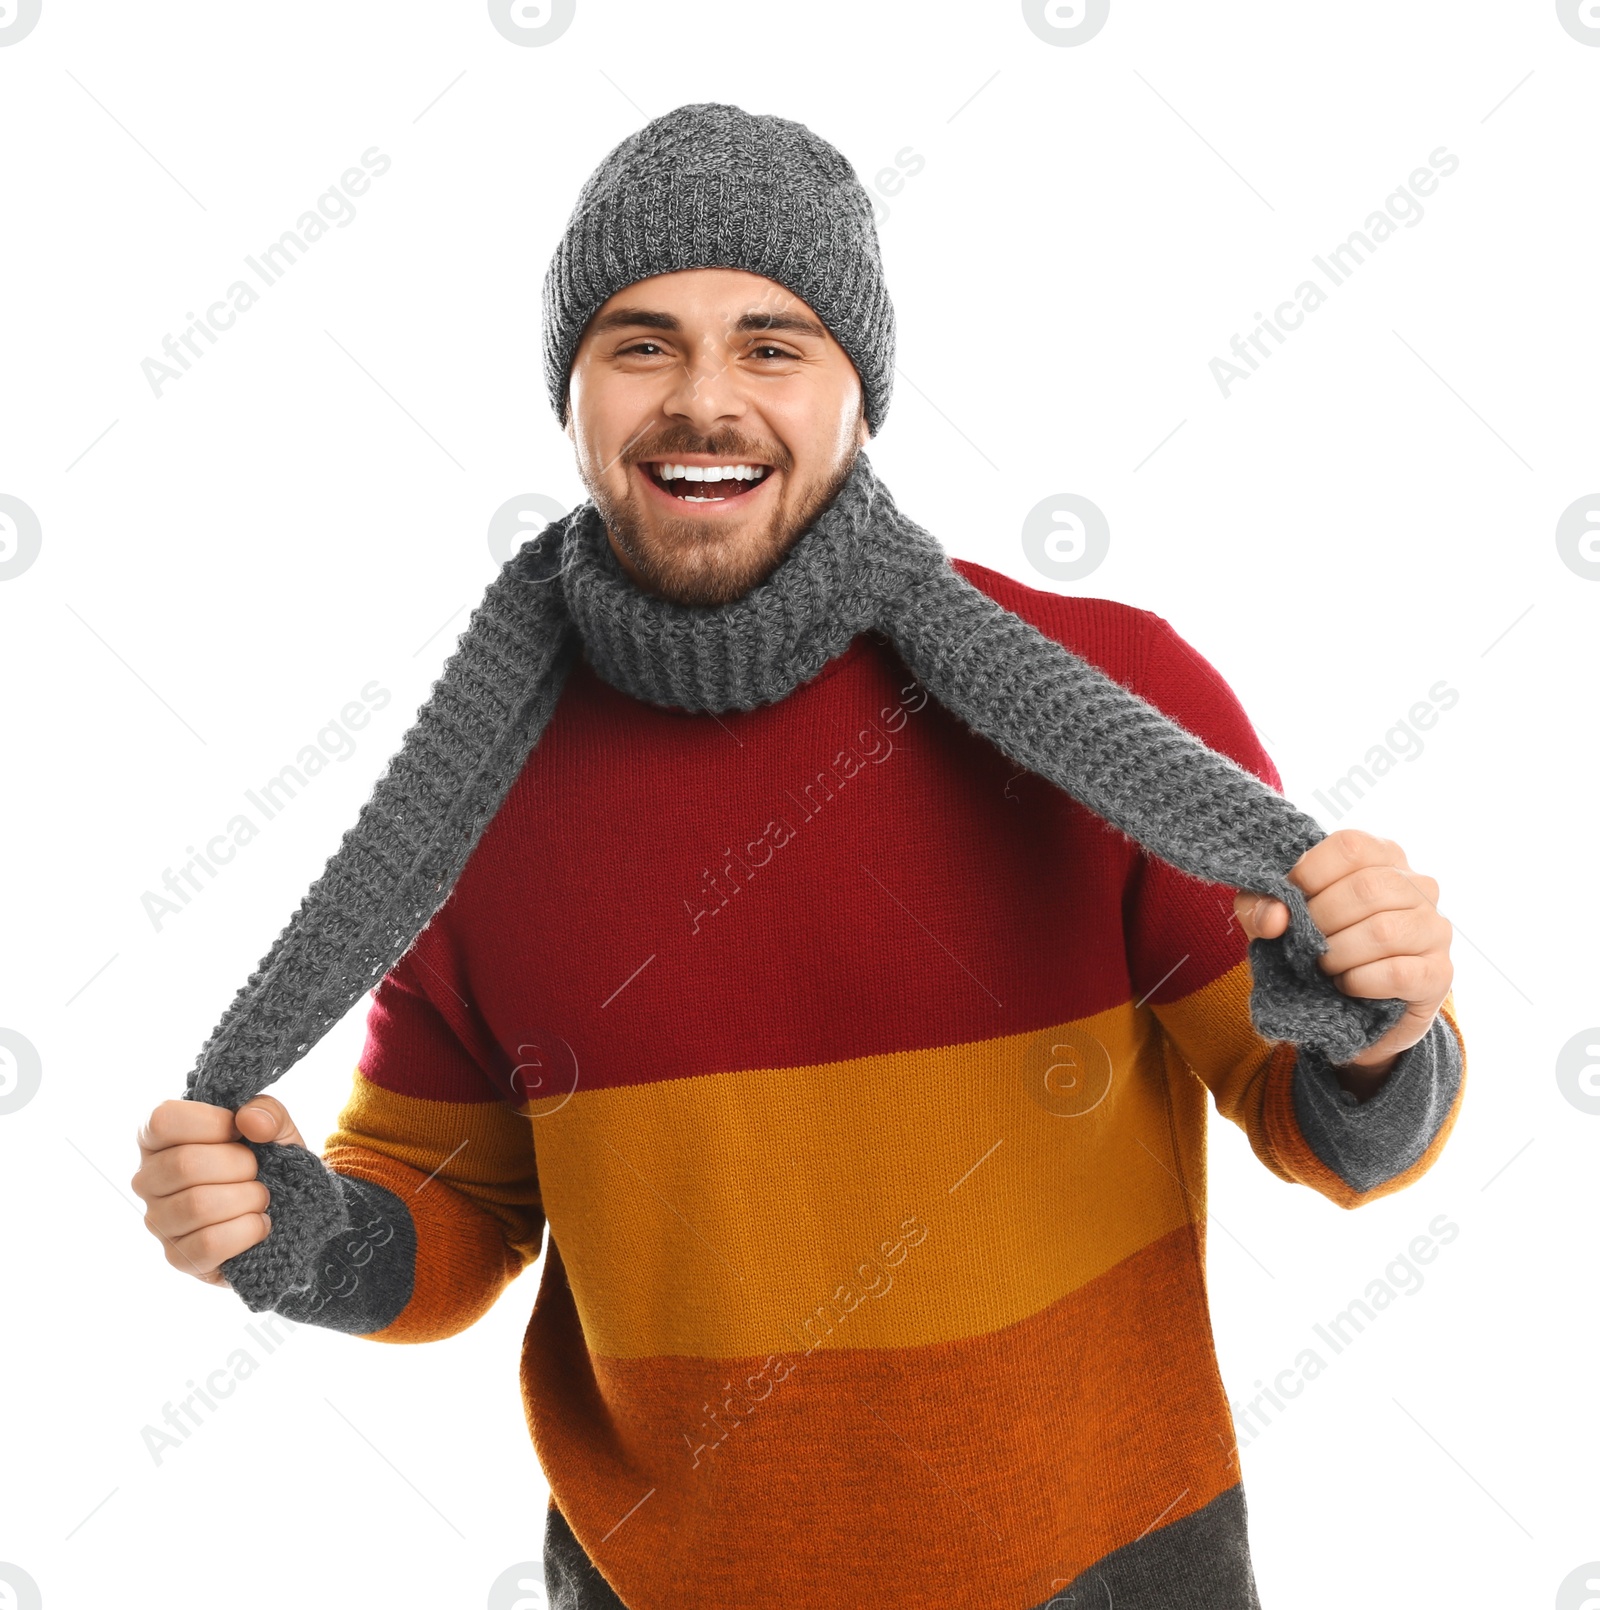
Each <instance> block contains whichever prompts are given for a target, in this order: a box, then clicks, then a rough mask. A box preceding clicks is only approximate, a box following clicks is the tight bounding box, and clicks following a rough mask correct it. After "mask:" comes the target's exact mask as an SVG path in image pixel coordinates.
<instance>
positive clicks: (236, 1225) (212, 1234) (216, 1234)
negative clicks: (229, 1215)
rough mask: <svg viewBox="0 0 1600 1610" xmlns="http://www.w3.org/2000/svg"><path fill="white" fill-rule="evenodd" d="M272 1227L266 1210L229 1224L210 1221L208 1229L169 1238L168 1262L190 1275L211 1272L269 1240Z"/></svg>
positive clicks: (247, 1215)
mask: <svg viewBox="0 0 1600 1610" xmlns="http://www.w3.org/2000/svg"><path fill="white" fill-rule="evenodd" d="M270 1229H271V1221H270V1220H269V1219H268V1218H267V1216H266V1214H265V1213H246V1214H244V1215H243V1216H242V1217H240V1218H237V1219H229V1220H228V1221H227V1222H226V1223H225V1224H208V1225H206V1226H205V1228H204V1229H201V1230H195V1231H193V1232H192V1233H191V1234H189V1235H184V1236H176V1237H174V1238H173V1239H172V1240H170V1241H168V1243H167V1262H168V1263H170V1264H171V1265H172V1266H173V1268H175V1269H183V1270H186V1271H187V1272H188V1273H190V1274H196V1275H202V1276H203V1275H207V1274H209V1273H210V1272H211V1271H212V1270H214V1269H217V1268H220V1267H221V1266H222V1265H223V1264H225V1263H226V1262H227V1261H228V1259H229V1258H236V1257H238V1255H239V1254H240V1253H241V1252H247V1251H248V1250H249V1249H250V1248H251V1247H253V1246H255V1245H256V1244H257V1243H258V1242H260V1241H265V1240H266V1238H267V1233H268V1231H269V1230H270Z"/></svg>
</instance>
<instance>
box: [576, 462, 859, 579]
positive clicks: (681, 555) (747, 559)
mask: <svg viewBox="0 0 1600 1610" xmlns="http://www.w3.org/2000/svg"><path fill="white" fill-rule="evenodd" d="M854 440H855V439H854V437H852V438H851V441H852V443H854ZM859 451H860V448H859V446H856V445H852V447H851V449H850V451H849V452H848V453H847V454H846V455H845V457H844V459H843V461H842V462H840V463H837V464H835V465H833V466H831V467H830V468H829V469H827V470H825V471H823V472H821V473H820V474H818V475H815V476H813V477H812V479H811V480H810V481H809V482H807V483H805V484H804V485H803V486H802V487H801V488H800V489H799V491H800V496H799V498H798V500H797V501H796V502H795V503H794V505H793V507H792V508H789V507H786V506H785V504H784V503H782V502H778V501H774V502H773V504H772V507H771V508H770V510H768V511H766V512H764V513H762V514H760V515H755V514H751V515H747V516H745V518H743V519H742V520H739V521H732V520H718V521H715V522H712V521H708V520H701V519H695V518H684V519H675V518H673V517H672V516H671V515H670V514H669V515H665V516H663V515H661V514H657V513H655V512H654V511H649V512H647V511H646V510H645V509H643V508H642V507H641V503H642V499H643V494H642V492H641V491H640V490H639V488H638V487H637V486H636V484H635V482H634V479H633V476H632V473H631V471H632V468H633V466H634V465H636V464H644V463H648V462H659V461H661V460H667V461H670V460H671V459H672V456H673V454H674V453H705V454H707V455H715V456H716V457H718V458H720V459H722V460H723V461H724V462H726V463H731V464H739V463H745V462H748V461H750V460H752V459H754V460H755V461H756V462H758V463H763V464H770V465H772V466H773V468H774V469H777V470H779V471H781V472H782V474H783V478H784V490H785V491H786V492H787V491H788V490H789V482H790V477H791V476H792V475H793V473H794V470H793V459H792V457H791V455H789V454H788V453H786V452H781V451H779V452H774V451H771V450H769V449H766V448H759V449H758V448H757V447H756V444H754V443H751V442H748V441H744V440H741V439H739V438H737V437H730V436H721V437H713V438H711V439H710V440H709V441H704V442H691V441H688V440H686V439H684V438H683V437H682V435H681V434H679V435H676V436H673V437H672V438H671V439H667V438H663V439H661V440H659V441H657V442H654V443H652V444H651V445H650V447H649V449H648V451H639V452H635V453H630V454H629V455H628V457H627V458H626V460H625V462H626V463H627V465H628V467H629V470H630V473H629V475H628V478H627V487H628V490H627V494H626V496H624V497H622V498H620V499H619V498H617V497H615V496H613V495H612V493H611V492H610V491H609V490H608V489H607V488H606V487H605V486H604V485H603V484H601V483H600V481H599V479H598V478H594V479H591V478H590V476H589V475H588V474H587V472H584V473H583V483H584V486H585V487H586V488H587V489H588V492H589V496H590V497H591V498H592V499H593V500H594V505H595V507H596V508H597V509H598V510H599V511H600V517H601V518H602V519H603V520H604V521H605V523H606V530H607V531H608V532H609V533H610V536H611V540H612V542H613V543H614V544H615V545H616V546H617V547H618V548H620V549H621V550H622V552H623V553H624V554H626V555H627V557H628V560H629V562H630V563H631V564H632V566H633V568H634V570H635V571H637V572H638V576H639V578H640V580H641V582H642V583H643V585H644V586H645V587H646V588H647V589H648V590H649V591H651V592H653V593H656V594H658V595H659V596H661V597H662V598H666V599H669V600H670V601H671V602H673V603H675V604H691V605H696V606H699V607H701V608H714V607H715V606H717V605H719V604H726V603H730V602H731V601H732V600H733V599H735V598H742V597H743V596H744V595H745V594H746V593H747V592H749V591H750V590H751V588H753V587H756V586H758V585H759V584H760V583H761V582H763V581H765V580H766V578H767V577H768V576H770V575H771V574H772V572H773V571H774V570H776V569H777V568H778V565H779V564H780V563H781V562H782V560H783V557H784V555H785V554H786V553H788V551H789V549H790V548H792V547H793V546H794V544H795V543H796V542H798V541H799V540H800V538H801V537H802V536H804V535H805V533H806V532H807V531H808V530H809V529H810V528H811V526H812V525H813V524H814V523H815V522H816V520H817V518H818V517H819V516H820V515H821V514H822V513H823V511H824V510H825V509H826V508H827V507H828V506H829V504H831V503H832V502H833V500H834V499H835V498H836V497H837V496H838V495H839V492H840V490H841V489H842V488H843V486H844V483H845V482H846V480H848V479H849V476H850V471H851V469H852V467H853V466H854V464H855V460H856V454H857V453H858V452H859ZM644 473H646V474H648V473H649V472H648V471H645V472H644Z"/></svg>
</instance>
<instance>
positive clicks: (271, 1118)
mask: <svg viewBox="0 0 1600 1610" xmlns="http://www.w3.org/2000/svg"><path fill="white" fill-rule="evenodd" d="M234 1122H235V1123H236V1124H237V1125H238V1127H239V1133H240V1134H241V1135H243V1136H244V1137H245V1139H246V1140H253V1141H255V1142H256V1144H257V1145H267V1144H269V1143H270V1142H272V1141H284V1142H288V1143H289V1144H291V1145H295V1146H304V1145H305V1142H304V1141H303V1140H302V1139H301V1138H300V1131H299V1130H298V1129H296V1128H295V1123H294V1119H292V1118H291V1117H290V1116H289V1113H288V1110H287V1109H286V1108H285V1107H284V1105H283V1103H282V1102H281V1101H279V1100H278V1099H277V1097H276V1096H257V1097H256V1098H255V1099H254V1100H253V1101H247V1102H246V1103H245V1104H244V1106H242V1107H241V1108H240V1109H239V1110H238V1112H236V1113H235V1114H234Z"/></svg>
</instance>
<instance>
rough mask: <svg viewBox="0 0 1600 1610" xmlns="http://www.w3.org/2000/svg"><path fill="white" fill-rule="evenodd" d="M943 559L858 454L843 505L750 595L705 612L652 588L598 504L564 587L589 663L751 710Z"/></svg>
mask: <svg viewBox="0 0 1600 1610" xmlns="http://www.w3.org/2000/svg"><path fill="white" fill-rule="evenodd" d="M943 563H944V554H943V551H942V550H941V549H940V548H939V546H938V544H937V543H936V542H934V540H933V539H932V538H931V537H929V536H928V535H927V533H925V532H923V531H921V529H920V528H918V527H916V526H913V525H911V524H910V522H909V521H906V520H904V519H903V517H901V516H900V514H899V511H898V510H897V509H896V508H895V505H894V500H893V499H892V498H891V497H890V495H889V491H888V488H887V487H885V486H884V484H883V483H882V482H881V481H880V480H879V479H878V477H877V475H876V473H875V472H874V471H873V468H872V465H871V463H870V462H869V461H868V459H867V456H866V454H865V452H858V453H857V455H856V458H855V462H854V463H853V464H852V466H851V469H850V474H849V475H848V476H847V477H846V479H845V482H844V485H843V486H842V487H841V488H840V491H839V493H838V495H837V496H836V497H835V498H834V500H833V502H832V503H830V504H829V505H828V507H827V508H826V509H825V510H823V512H822V513H821V514H820V515H819V516H818V517H817V519H816V520H815V521H814V522H813V523H812V524H811V526H810V527H809V528H808V529H807V530H806V532H805V533H804V534H803V535H802V536H801V537H800V538H799V539H798V540H797V541H796V542H795V543H794V545H793V546H792V547H791V548H790V549H789V551H788V553H786V554H785V555H784V557H783V559H782V560H781V561H780V562H779V564H778V566H777V568H776V569H775V570H774V571H773V572H772V574H771V575H770V576H768V577H767V578H766V580H765V581H762V582H760V583H758V584H757V585H756V586H755V587H753V588H752V589H751V590H750V591H749V592H748V593H746V594H744V596H743V597H741V598H737V599H734V600H732V601H731V602H729V603H726V604H720V605H717V606H715V607H712V608H704V607H700V606H695V605H686V604H677V603H673V602H671V601H670V600H667V599H664V598H659V597H657V596H655V595H654V594H652V593H647V592H645V591H644V590H643V589H642V588H640V587H639V586H637V585H636V584H635V583H634V581H633V580H632V578H631V577H629V575H628V574H627V572H626V571H625V570H624V569H623V568H622V566H621V564H620V563H619V562H618V560H617V556H616V554H615V553H614V552H613V551H612V548H611V543H610V541H609V540H608V538H607V536H606V530H605V524H604V521H603V520H602V519H601V517H600V513H599V511H598V510H597V509H596V508H595V506H594V504H593V503H592V502H588V503H585V504H583V505H582V506H581V507H580V508H579V509H578V510H576V511H575V512H574V515H573V517H572V519H571V521H570V523H569V525H568V528H567V532H566V536H565V539H564V542H563V548H562V562H561V585H562V589H563V591H564V593H565V597H566V604H567V610H568V613H569V614H570V616H571V618H572V620H573V623H574V624H575V625H576V627H577V629H578V632H579V635H580V636H581V637H582V639H583V644H584V649H585V652H586V655H587V658H588V659H589V662H590V663H591V664H592V665H593V667H594V669H595V671H596V673H597V674H598V675H599V676H600V677H601V678H602V679H603V680H604V681H606V682H609V683H610V684H611V685H612V686H613V687H615V688H619V689H621V691H622V692H624V693H628V694H631V695H632V696H633V697H634V698H637V699H642V700H644V701H646V702H647V703H650V704H657V705H665V706H669V707H677V708H681V709H685V710H750V709H754V708H755V707H757V706H758V705H763V704H771V703H774V702H776V701H777V700H779V699H782V698H784V697H786V696H787V695H788V694H789V693H790V692H792V691H793V690H794V689H795V688H797V687H799V686H801V685H802V684H804V683H806V682H809V681H810V680H811V679H812V678H813V677H814V676H816V675H817V673H818V672H819V671H821V669H822V668H823V666H825V665H826V664H827V663H828V662H829V661H830V660H832V659H834V658H836V657H837V656H838V655H840V654H842V653H844V651H845V650H846V649H847V648H848V647H849V646H850V644H851V642H852V641H853V640H854V639H855V638H856V636H857V635H858V634H860V633H861V632H864V631H866V630H867V629H868V628H869V627H871V626H873V625H875V624H876V623H877V622H878V621H880V620H881V619H882V616H883V613H884V606H885V604H886V603H887V601H888V600H889V599H890V598H892V597H894V596H895V595H897V594H899V593H901V592H903V591H904V590H905V588H906V587H907V586H910V585H914V584H915V582H916V581H917V580H919V579H923V578H925V577H926V576H928V575H929V574H931V573H932V570H933V569H934V568H935V567H937V566H939V565H942V564H943Z"/></svg>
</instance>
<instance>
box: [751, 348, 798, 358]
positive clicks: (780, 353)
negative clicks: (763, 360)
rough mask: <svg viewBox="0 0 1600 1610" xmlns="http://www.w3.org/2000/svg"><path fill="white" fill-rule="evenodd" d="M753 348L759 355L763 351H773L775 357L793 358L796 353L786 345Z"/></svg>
mask: <svg viewBox="0 0 1600 1610" xmlns="http://www.w3.org/2000/svg"><path fill="white" fill-rule="evenodd" d="M751 350H752V351H754V352H755V354H756V355H757V356H758V357H759V356H761V355H762V354H763V353H771V354H772V356H773V357H775V358H793V357H794V353H792V352H790V351H788V350H787V349H786V348H784V347H771V346H760V347H754V348H752V349H751Z"/></svg>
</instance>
